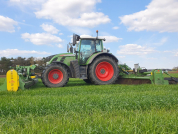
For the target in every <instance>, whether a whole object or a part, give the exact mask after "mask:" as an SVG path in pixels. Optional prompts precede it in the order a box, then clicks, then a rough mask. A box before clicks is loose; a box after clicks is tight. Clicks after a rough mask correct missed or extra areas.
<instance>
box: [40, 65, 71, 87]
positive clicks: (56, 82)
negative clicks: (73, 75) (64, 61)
mask: <svg viewBox="0 0 178 134" xmlns="http://www.w3.org/2000/svg"><path fill="white" fill-rule="evenodd" d="M41 79H42V82H43V84H44V85H45V86H47V87H63V86H65V85H66V84H67V82H68V81H69V77H68V72H67V70H66V68H65V67H63V66H61V65H58V64H51V65H49V66H47V67H46V68H45V70H43V73H42V78H41Z"/></svg>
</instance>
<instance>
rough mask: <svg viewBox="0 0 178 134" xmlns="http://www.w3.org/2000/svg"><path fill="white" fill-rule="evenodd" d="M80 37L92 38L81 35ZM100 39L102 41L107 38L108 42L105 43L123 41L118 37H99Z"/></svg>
mask: <svg viewBox="0 0 178 134" xmlns="http://www.w3.org/2000/svg"><path fill="white" fill-rule="evenodd" d="M80 37H82V38H90V37H92V36H90V35H85V34H83V35H80ZM98 38H102V39H104V38H105V39H106V41H105V42H104V43H111V42H118V41H119V40H121V39H122V38H118V37H116V36H99V37H98Z"/></svg>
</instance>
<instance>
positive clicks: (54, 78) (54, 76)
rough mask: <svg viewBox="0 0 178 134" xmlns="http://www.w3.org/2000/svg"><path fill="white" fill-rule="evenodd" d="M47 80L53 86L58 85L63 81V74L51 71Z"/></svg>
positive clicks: (54, 70) (59, 71)
mask: <svg viewBox="0 0 178 134" xmlns="http://www.w3.org/2000/svg"><path fill="white" fill-rule="evenodd" d="M48 79H49V81H50V82H51V83H53V84H58V83H60V82H61V81H62V79H63V73H62V72H61V70H59V69H53V70H51V71H50V72H49V74H48Z"/></svg>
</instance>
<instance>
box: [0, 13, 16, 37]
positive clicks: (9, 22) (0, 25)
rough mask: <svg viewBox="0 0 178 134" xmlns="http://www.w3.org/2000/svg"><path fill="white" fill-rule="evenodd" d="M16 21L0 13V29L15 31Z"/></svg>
mask: <svg viewBox="0 0 178 134" xmlns="http://www.w3.org/2000/svg"><path fill="white" fill-rule="evenodd" d="M17 24H18V23H17V22H16V21H14V20H13V19H11V18H9V17H4V16H1V15H0V31H5V32H10V33H12V32H15V28H14V25H17Z"/></svg>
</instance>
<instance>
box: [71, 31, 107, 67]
mask: <svg viewBox="0 0 178 134" xmlns="http://www.w3.org/2000/svg"><path fill="white" fill-rule="evenodd" d="M96 32H97V37H91V36H79V35H76V34H74V35H73V46H76V47H75V48H74V53H75V56H76V59H78V60H79V64H80V65H85V64H86V62H87V60H88V59H89V57H91V56H92V55H93V54H95V53H98V52H103V51H107V50H105V49H103V40H104V41H105V39H102V38H98V31H96ZM68 50H72V51H70V52H71V53H73V47H72V45H71V47H70V49H69V47H68ZM68 52H69V51H68Z"/></svg>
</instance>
